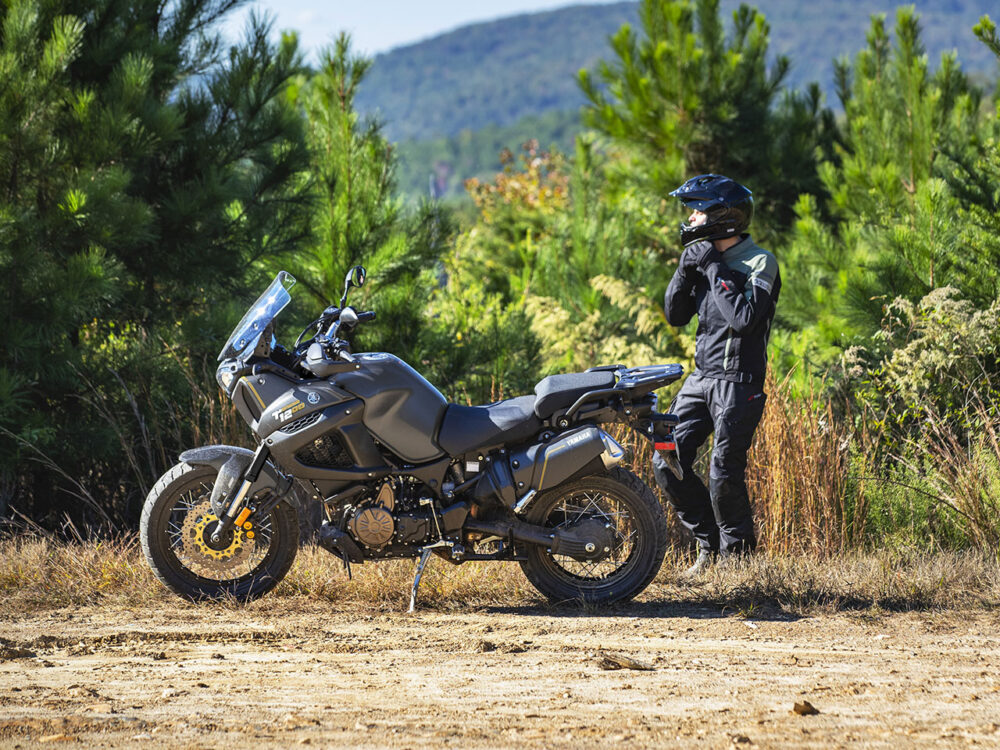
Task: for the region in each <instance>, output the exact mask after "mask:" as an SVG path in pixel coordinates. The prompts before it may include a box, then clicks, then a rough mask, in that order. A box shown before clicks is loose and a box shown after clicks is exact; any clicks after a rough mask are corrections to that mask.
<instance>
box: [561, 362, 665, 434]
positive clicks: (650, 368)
mask: <svg viewBox="0 0 1000 750" xmlns="http://www.w3.org/2000/svg"><path fill="white" fill-rule="evenodd" d="M607 370H613V371H614V372H615V373H616V374H617V375H618V382H617V383H615V385H614V386H613V387H612V388H600V389H596V390H593V391H588V392H587V393H584V394H583V395H581V396H580V397H579V398H578V399H577V400H576V401H575V402H574V403H573V405H572V406H570V407H569V409H567V410H566V413H565V414H563V416H562V420H563V421H568V420H570V419H572V418H573V417H574V416H575V415H576V413H577V412H578V411H580V409H581V408H583V407H584V406H585V405H586V404H589V403H591V402H592V401H598V400H600V399H604V398H607V397H609V396H615V395H618V394H622V392H623V391H625V392H626V393H627V394H628V396H627V397H628V398H634V397H636V396H641V395H643V394H646V393H650V392H651V391H655V390H656V389H657V388H662V387H663V386H665V385H667V384H669V383H673V382H674V381H675V380H677V379H678V378H679V377H680V376H681V375H683V374H684V368H683V367H682V366H681V365H647V366H645V367H632V368H626V367H623V366H621V365H609V366H605V367H592V368H591V369H589V370H587V372H601V371H607ZM636 392H638V393H636ZM622 395H624V394H622Z"/></svg>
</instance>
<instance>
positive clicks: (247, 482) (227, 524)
mask: <svg viewBox="0 0 1000 750" xmlns="http://www.w3.org/2000/svg"><path fill="white" fill-rule="evenodd" d="M270 455H271V450H270V448H268V447H267V445H266V444H265V443H261V444H260V446H259V447H258V448H257V452H256V453H254V454H253V459H252V460H251V461H250V466H248V467H247V470H246V471H245V472H244V473H243V481H242V482H241V483H240V487H239V489H238V490H237V491H236V494H235V495H233V499H232V500H231V501H230V503H229V506H228V507H227V508H226V511H225V513H223V515H222V518H220V519H219V522H218V523H217V524H216V525H215V530H214V531H212V541H213V542H216V543H217V542H219V541H221V540H222V536H223V534H225V533H226V532H227V531H229V530H230V529H231V528H233V527H234V526H242V525H243V523H244V522H245V521H246V520H247V518H248V517H249V516H250V512H251V511H250V509H249V508H247V507H244V502H245V501H246V499H247V494H248V493H249V492H250V488H251V487H253V484H254V482H256V481H257V478H258V477H259V476H260V472H261V470H262V469H263V468H264V464H265V463H267V459H268V458H269V457H270Z"/></svg>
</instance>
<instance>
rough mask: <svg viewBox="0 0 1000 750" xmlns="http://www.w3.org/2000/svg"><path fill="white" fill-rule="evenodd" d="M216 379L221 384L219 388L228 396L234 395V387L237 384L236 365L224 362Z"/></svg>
mask: <svg viewBox="0 0 1000 750" xmlns="http://www.w3.org/2000/svg"><path fill="white" fill-rule="evenodd" d="M215 379H216V380H217V381H218V383H219V387H220V388H222V390H224V391H225V392H226V395H227V396H228V395H232V393H233V385H234V383H235V382H236V365H233V364H231V363H229V362H223V363H222V364H221V365H219V369H218V370H216V371H215Z"/></svg>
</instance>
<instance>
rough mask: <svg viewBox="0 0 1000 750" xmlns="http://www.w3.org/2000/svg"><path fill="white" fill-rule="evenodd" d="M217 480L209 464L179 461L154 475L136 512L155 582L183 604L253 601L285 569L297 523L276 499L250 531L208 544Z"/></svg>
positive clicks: (294, 543) (292, 555) (240, 530)
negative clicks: (154, 480)
mask: <svg viewBox="0 0 1000 750" xmlns="http://www.w3.org/2000/svg"><path fill="white" fill-rule="evenodd" d="M216 476H217V472H216V471H215V470H214V469H212V468H211V467H209V466H191V465H189V464H185V463H180V464H177V465H176V466H174V467H173V468H172V469H171V470H170V471H168V472H167V473H166V474H164V475H163V476H162V477H160V479H159V481H158V482H157V483H156V484H155V485H154V486H153V489H152V490H150V491H149V495H148V496H147V497H146V504H145V505H144V506H143V508H142V519H141V520H140V522H139V533H140V538H141V541H142V551H143V553H144V554H145V555H146V560H147V561H148V562H149V566H150V567H151V568H152V569H153V573H154V574H155V575H156V577H157V578H159V579H160V581H162V582H163V584H164V585H165V586H166V587H167V588H168V589H170V590H171V591H173V592H174V593H175V594H177V595H179V596H182V597H184V598H185V599H193V600H196V601H197V600H203V599H220V598H224V597H234V598H236V599H239V600H240V601H249V600H250V599H256V598H257V597H260V596H263V595H264V594H266V593H267V592H268V591H270V590H271V589H272V588H274V587H275V586H276V585H277V584H278V581H280V580H281V579H282V578H284V577H285V574H286V573H287V572H288V570H289V568H291V567H292V561H293V560H295V553H296V552H297V551H298V541H299V526H298V518H297V516H296V513H295V509H294V508H292V507H291V506H289V505H288V504H287V503H285V502H284V501H282V502H279V503H278V504H277V505H276V506H275V507H274V509H273V510H272V511H271V512H270V513H269V514H268V516H267V517H266V518H264V519H258V520H257V521H256V522H254V523H253V524H252V525H250V528H238V529H232V530H230V531H229V532H228V533H227V534H226V535H225V537H224V538H223V539H222V540H221V542H218V543H213V541H212V539H211V531H212V529H213V528H214V525H215V522H216V521H217V520H218V518H217V516H216V515H215V514H214V513H213V512H212V504H211V502H210V501H209V498H211V496H212V487H213V485H214V484H215V478H216Z"/></svg>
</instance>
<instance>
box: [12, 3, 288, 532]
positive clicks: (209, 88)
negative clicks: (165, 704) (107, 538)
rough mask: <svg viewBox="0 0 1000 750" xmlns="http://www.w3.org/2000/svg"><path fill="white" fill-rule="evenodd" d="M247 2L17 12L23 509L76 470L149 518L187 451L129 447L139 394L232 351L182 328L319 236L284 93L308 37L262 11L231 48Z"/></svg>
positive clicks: (121, 508) (16, 416) (125, 509)
mask: <svg viewBox="0 0 1000 750" xmlns="http://www.w3.org/2000/svg"><path fill="white" fill-rule="evenodd" d="M232 5H233V4H232V3H231V2H229V1H228V0H191V1H190V2H185V3H180V4H177V5H176V6H171V10H170V12H169V13H164V8H163V5H162V3H159V2H153V1H152V0H150V1H148V2H132V3H128V4H125V3H117V2H103V1H95V2H91V3H83V4H81V3H79V2H74V3H60V2H45V3H42V2H37V1H36V0H15V1H14V2H10V3H6V4H5V5H4V6H3V7H2V8H0V30H2V38H0V71H2V73H3V86H2V87H0V180H2V188H0V275H2V277H3V286H4V289H3V292H4V293H3V295H0V300H2V301H0V310H2V313H3V317H4V320H5V321H6V330H7V331H8V335H6V336H5V337H4V340H3V342H2V343H0V358H2V361H3V369H2V375H0V384H2V387H0V428H2V430H3V437H0V444H2V446H3V450H2V462H0V472H2V473H3V478H4V481H3V486H4V487H5V488H12V489H11V496H13V497H15V498H17V504H18V507H19V508H20V509H21V510H24V511H31V510H32V508H33V506H32V503H33V502H37V503H38V506H37V507H38V509H39V511H40V513H39V515H41V514H43V513H44V512H46V511H50V512H55V511H56V510H57V509H58V507H59V503H58V502H57V499H56V497H55V495H56V491H57V486H62V488H63V489H65V488H66V484H65V482H63V480H61V479H60V478H59V473H60V472H62V475H63V476H64V477H70V478H83V477H86V478H87V480H86V481H87V483H88V485H89V486H90V489H89V490H87V489H86V488H83V485H81V484H79V483H77V484H76V485H72V483H70V489H71V490H72V492H74V493H76V494H78V495H81V496H82V494H86V493H87V492H91V491H92V492H94V493H96V494H99V495H102V496H104V497H105V498H107V502H106V507H107V508H108V509H111V510H112V513H113V514H117V515H118V517H119V518H121V517H123V516H125V515H127V514H129V513H135V511H136V509H137V505H136V504H137V501H138V500H139V499H140V497H141V494H140V493H141V492H142V488H143V485H144V484H146V483H148V482H149V481H150V480H151V478H152V476H153V475H155V473H157V470H158V467H157V466H156V465H155V463H156V461H157V460H160V461H162V460H163V458H164V455H163V453H164V452H165V451H166V450H169V451H170V452H173V450H175V449H174V448H170V449H167V448H166V447H165V446H162V445H161V446H160V450H159V456H157V457H155V458H154V460H153V461H152V462H151V463H152V464H154V465H150V462H147V461H143V463H142V465H134V464H133V465H130V464H129V463H128V462H127V461H124V460H123V457H122V451H123V448H124V447H126V446H132V445H138V444H141V443H142V442H143V440H144V439H145V437H148V435H144V431H145V418H144V417H143V414H142V412H141V410H140V409H138V404H139V403H142V404H143V405H147V404H149V405H152V404H155V405H156V407H161V406H162V400H163V399H164V398H168V397H170V396H171V395H172V394H176V392H177V391H178V389H177V388H176V387H175V386H176V385H177V384H178V383H182V382H183V381H182V379H181V378H180V377H179V374H178V372H177V370H176V369H175V366H176V365H175V363H174V360H171V359H169V358H166V357H164V351H165V350H166V351H169V350H172V349H173V347H175V346H177V347H179V348H181V349H182V351H183V352H184V357H186V358H190V359H198V358H200V357H202V356H205V355H206V354H208V353H210V352H212V353H214V352H213V351H212V350H215V349H217V347H218V346H219V345H220V344H221V341H219V339H218V338H214V339H213V338H211V337H206V336H205V335H204V332H203V333H202V335H200V336H199V337H198V338H197V339H195V340H185V338H184V336H185V332H184V326H182V325H181V321H185V320H191V319H196V318H197V317H198V315H199V313H200V312H202V311H205V310H207V309H208V308H209V307H210V305H211V303H212V302H213V301H214V300H216V299H218V298H224V297H225V296H226V295H227V294H228V293H230V292H231V291H232V290H233V289H238V288H242V286H243V284H244V283H245V280H246V278H247V276H248V274H247V268H248V266H249V264H251V263H252V262H253V261H254V260H255V259H257V258H260V257H262V256H266V255H278V254H281V253H283V252H286V251H287V250H288V249H289V248H290V247H291V246H292V245H293V244H294V243H295V242H296V241H297V240H298V239H299V238H301V237H302V236H304V234H305V233H306V225H305V223H304V219H305V214H304V212H303V203H304V202H303V199H302V196H301V193H300V191H298V190H297V189H296V188H295V186H294V185H292V184H291V177H292V176H294V175H295V174H296V173H297V172H298V170H299V169H300V168H301V167H302V166H303V164H304V157H305V153H306V152H305V148H304V143H303V142H302V138H301V127H300V122H299V119H298V117H297V116H296V114H295V112H294V110H292V109H291V108H290V107H289V106H288V105H287V103H286V102H285V101H284V100H283V99H282V98H281V93H282V91H283V90H284V87H285V85H286V83H287V82H288V80H289V79H290V78H291V76H293V75H295V74H296V73H298V71H299V70H300V65H299V56H298V53H297V51H296V46H295V41H294V39H291V38H286V39H284V40H283V41H282V42H281V43H280V44H277V45H274V44H272V43H270V42H268V41H267V39H268V29H267V27H266V26H265V25H263V24H260V23H259V22H254V24H253V25H252V26H251V27H250V28H249V29H248V31H247V34H246V37H245V39H244V40H243V41H242V42H241V43H239V44H238V45H236V46H234V47H232V48H231V49H229V50H228V51H223V49H222V47H221V42H220V40H219V38H218V37H217V35H215V33H214V32H213V31H212V27H213V24H214V23H215V22H216V21H217V20H218V19H219V18H220V17H221V16H222V15H224V14H225V13H226V12H227V11H228V10H229V9H230V8H231V7H232ZM212 333H218V331H217V330H216V331H210V332H209V335H211V334H212ZM190 359H189V361H190ZM98 393H100V394H101V397H100V398H99V399H95V394H98ZM146 452H147V454H150V455H151V454H152V453H153V452H154V451H152V449H150V450H149V451H146ZM38 462H41V463H38ZM54 467H58V469H59V471H56V470H55V468H54ZM74 487H75V489H74ZM8 499H10V497H9V496H8V497H4V498H2V499H0V502H4V501H6V500H8Z"/></svg>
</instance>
